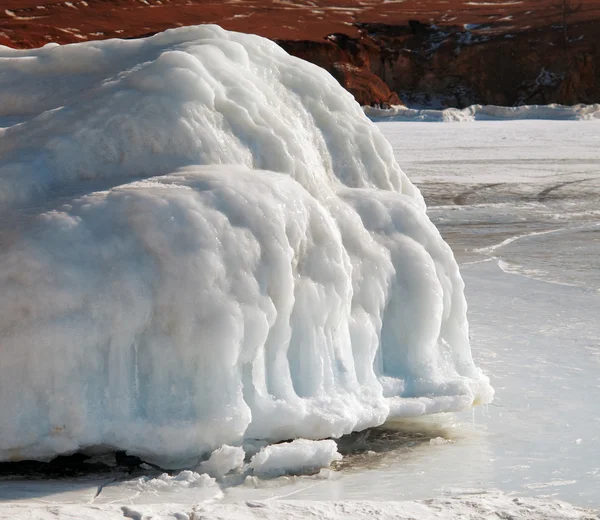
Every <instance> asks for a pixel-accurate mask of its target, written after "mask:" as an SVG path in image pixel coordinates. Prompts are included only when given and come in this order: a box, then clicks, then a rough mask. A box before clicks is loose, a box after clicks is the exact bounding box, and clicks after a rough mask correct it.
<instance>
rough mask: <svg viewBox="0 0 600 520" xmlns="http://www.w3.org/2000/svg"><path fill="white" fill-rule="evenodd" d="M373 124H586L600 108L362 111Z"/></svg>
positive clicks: (399, 107) (598, 116)
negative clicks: (533, 121)
mask: <svg viewBox="0 0 600 520" xmlns="http://www.w3.org/2000/svg"><path fill="white" fill-rule="evenodd" d="M364 110H365V113H366V114H367V115H368V116H369V117H371V118H372V119H374V120H382V121H422V122H444V123H464V122H468V121H494V120H504V121H514V120H522V119H548V120H557V121H580V120H583V121H586V120H587V121H589V120H597V119H600V105H599V104H594V105H573V106H569V105H556V104H550V105H523V106H517V107H503V106H497V105H471V106H470V107H467V108H463V109H460V108H446V109H444V110H433V109H428V108H408V107H405V106H403V105H394V106H392V107H390V108H383V109H382V108H377V107H364Z"/></svg>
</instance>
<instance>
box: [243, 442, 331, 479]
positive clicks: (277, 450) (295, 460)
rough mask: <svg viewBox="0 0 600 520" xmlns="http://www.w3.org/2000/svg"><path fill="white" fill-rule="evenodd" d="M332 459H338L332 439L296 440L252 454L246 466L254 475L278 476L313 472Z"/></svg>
mask: <svg viewBox="0 0 600 520" xmlns="http://www.w3.org/2000/svg"><path fill="white" fill-rule="evenodd" d="M335 460H342V456H341V455H340V454H339V453H338V450H337V444H336V443H335V441H332V440H324V441H309V440H306V439H296V440H295V441H292V442H284V443H281V444H272V445H270V446H267V447H265V448H263V449H262V450H261V451H260V452H259V453H257V454H256V455H254V457H252V460H251V461H250V464H249V466H248V467H249V469H251V470H252V471H253V473H254V475H256V476H258V477H279V476H281V475H286V474H294V475H301V474H303V473H313V472H316V471H318V470H320V469H321V468H327V467H329V466H330V465H331V463H332V462H333V461H335Z"/></svg>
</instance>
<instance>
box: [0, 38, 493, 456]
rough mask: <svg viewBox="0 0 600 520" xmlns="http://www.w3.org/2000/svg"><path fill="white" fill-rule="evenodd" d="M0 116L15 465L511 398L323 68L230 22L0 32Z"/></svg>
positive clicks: (5, 337) (265, 435)
mask: <svg viewBox="0 0 600 520" xmlns="http://www.w3.org/2000/svg"><path fill="white" fill-rule="evenodd" d="M0 127H2V129H1V130H0V218H1V222H2V227H1V229H0V342H1V343H0V345H1V348H0V460H19V459H23V458H39V459H44V458H50V457H52V456H54V455H56V454H60V453H69V452H73V451H76V450H79V449H82V448H85V447H88V446H106V447H108V448H119V449H124V450H127V451H128V452H130V453H132V454H136V455H139V456H140V457H142V458H144V459H146V460H149V461H155V462H158V463H161V464H166V465H169V466H171V467H174V466H183V465H187V464H189V463H190V461H193V460H195V461H196V462H197V460H198V457H199V456H200V455H201V454H203V453H208V452H210V451H212V450H214V449H216V448H218V447H219V446H221V445H222V444H224V443H227V444H232V445H236V444H238V445H239V444H240V443H241V442H242V441H243V440H244V439H245V438H246V439H250V438H259V439H267V440H284V439H290V438H297V437H305V438H310V439H319V438H325V437H330V436H334V437H335V436H339V435H342V434H344V433H347V432H350V431H352V430H357V429H362V428H366V427H369V426H372V425H378V424H381V423H382V422H383V421H385V420H386V419H387V418H388V417H390V415H399V416H405V415H420V414H423V413H431V412H436V411H442V410H456V409H462V408H466V407H469V406H471V405H473V404H475V403H486V402H489V401H490V400H491V398H492V396H493V390H492V389H491V387H490V386H489V382H488V379H487V377H485V376H484V375H482V373H481V371H480V370H479V369H478V368H476V367H475V365H474V363H473V360H472V358H471V352H470V346H469V339H468V325H467V320H466V302H465V299H464V296H463V282H462V279H461V277H460V273H459V271H458V267H457V264H456V262H455V260H454V258H453V255H452V252H451V250H450V248H449V247H448V246H447V244H446V243H445V242H444V241H443V240H442V238H441V237H440V235H439V233H438V231H437V230H436V228H435V227H434V226H433V224H432V223H431V222H430V221H429V219H428V218H427V216H426V213H425V206H424V203H423V199H422V197H421V195H420V193H419V192H418V190H417V189H416V188H415V187H414V186H413V185H412V184H411V183H410V181H409V180H408V179H407V177H406V176H405V175H404V174H403V172H402V171H401V170H400V168H399V167H398V165H397V163H396V161H395V159H394V156H393V152H392V148H391V146H390V145H389V144H388V142H387V141H386V140H385V138H384V137H383V136H382V135H381V133H380V132H379V130H378V129H377V128H376V127H375V125H373V124H372V123H371V122H370V121H369V120H368V119H367V117H366V116H365V115H364V113H363V112H362V110H361V108H360V107H359V106H358V105H357V104H356V103H355V102H354V100H353V99H352V97H351V96H350V94H348V93H346V92H345V91H344V90H343V89H342V88H341V87H340V86H339V85H338V84H337V83H336V82H335V80H334V79H333V78H332V77H331V76H330V75H328V74H327V73H326V72H325V71H323V70H322V69H319V68H318V67H315V66H313V65H311V64H308V63H306V62H303V61H301V60H299V59H296V58H293V57H291V56H289V55H288V54H286V53H285V52H284V51H283V50H281V49H280V48H279V47H278V46H277V45H275V44H274V43H272V42H269V41H267V40H265V39H262V38H259V37H256V36H251V35H242V34H236V33H229V32H226V31H224V30H222V29H220V28H219V27H216V26H204V27H191V28H181V29H177V30H171V31H167V32H165V33H162V34H159V35H156V36H153V37H151V38H148V39H140V40H129V41H120V40H109V41H104V42H89V43H82V44H75V45H67V46H64V47H60V46H57V45H47V46H45V47H44V48H42V49H36V50H27V51H22V50H21V51H19V50H12V49H8V48H5V47H0Z"/></svg>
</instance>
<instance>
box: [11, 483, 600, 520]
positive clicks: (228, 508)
mask: <svg viewBox="0 0 600 520" xmlns="http://www.w3.org/2000/svg"><path fill="white" fill-rule="evenodd" d="M31 518H36V519H38V520H54V519H57V518H58V519H61V520H75V519H77V520H98V519H100V518H101V519H103V520H111V519H115V520H117V519H121V520H122V519H123V518H130V519H133V520H167V519H169V520H171V519H173V520H192V519H196V518H202V519H203V520H253V519H256V520H258V519H261V520H280V519H282V518H287V519H290V520H296V519H297V520H306V519H307V518H318V519H324V520H329V519H330V520H338V519H340V518H344V519H345V520H346V519H348V520H371V519H373V518H377V519H380V520H409V519H414V518H418V519H419V520H438V519H440V518H468V519H470V520H487V519H489V518H512V519H516V520H519V519H527V520H568V519H569V520H570V519H572V520H575V519H579V520H594V519H595V518H597V516H595V513H594V512H593V511H590V510H586V509H581V508H577V507H574V506H572V505H570V504H568V503H566V502H560V501H555V500H550V499H547V498H530V497H519V496H511V495H506V494H503V493H501V492H499V491H495V490H489V491H483V490H478V489H471V490H468V489H465V490H455V492H454V494H453V495H448V496H443V497H440V498H434V499H428V500H421V501H406V502H374V501H359V500H357V501H321V502H317V501H315V502H311V501H302V500H264V501H251V500H250V501H246V502H242V503H237V504H218V503H217V504H210V503H203V504H192V505H189V506H182V505H178V504H176V503H175V504H173V503H162V504H147V505H121V504H112V505H110V504H109V505H97V506H96V505H83V504H77V505H75V504H70V505H64V504H63V505H58V504H56V505H41V504H39V505H33V504H27V505H26V504H18V503H17V504H12V505H10V504H7V505H3V506H2V507H1V508H0V519H2V520H4V519H6V520H9V519H10V520H25V519H31Z"/></svg>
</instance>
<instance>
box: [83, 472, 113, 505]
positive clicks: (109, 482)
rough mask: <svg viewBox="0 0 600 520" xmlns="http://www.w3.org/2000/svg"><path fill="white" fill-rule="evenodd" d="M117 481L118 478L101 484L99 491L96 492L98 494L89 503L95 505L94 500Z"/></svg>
mask: <svg viewBox="0 0 600 520" xmlns="http://www.w3.org/2000/svg"><path fill="white" fill-rule="evenodd" d="M116 480H117V479H116V478H114V477H113V478H111V479H110V480H107V481H106V482H103V483H102V484H100V485H99V486H98V489H97V490H96V494H95V495H94V496H93V498H92V499H91V500H90V501H89V503H90V504H93V503H94V500H96V499H97V498H98V497H99V496H100V493H102V490H103V489H104V488H105V487H106V486H108V485H109V484H112V483H113V482H115V481H116Z"/></svg>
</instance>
